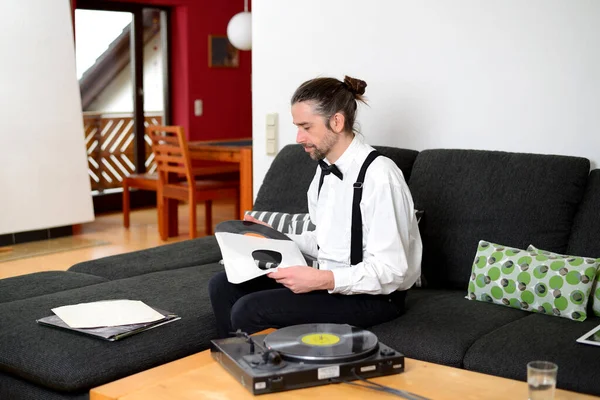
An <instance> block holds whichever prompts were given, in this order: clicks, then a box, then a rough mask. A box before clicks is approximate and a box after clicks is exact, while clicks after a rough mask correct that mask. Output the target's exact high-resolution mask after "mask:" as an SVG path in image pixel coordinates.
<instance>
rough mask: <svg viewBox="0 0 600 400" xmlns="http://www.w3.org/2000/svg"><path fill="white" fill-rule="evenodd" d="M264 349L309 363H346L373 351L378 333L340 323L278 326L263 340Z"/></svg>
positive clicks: (374, 350)
mask: <svg viewBox="0 0 600 400" xmlns="http://www.w3.org/2000/svg"><path fill="white" fill-rule="evenodd" d="M264 344H265V346H266V347H267V348H269V349H271V350H275V351H277V352H279V353H280V354H281V356H282V357H283V359H287V360H292V361H305V362H311V363H331V362H346V361H351V360H355V359H358V358H363V357H366V356H368V355H371V354H373V353H374V352H376V351H377V349H378V340H377V336H375V334H373V333H372V332H369V331H367V330H365V329H361V328H357V327H354V326H351V325H341V324H304V325H294V326H289V327H286V328H282V329H279V330H277V331H275V332H273V333H270V334H269V335H267V336H266V337H265V339H264Z"/></svg>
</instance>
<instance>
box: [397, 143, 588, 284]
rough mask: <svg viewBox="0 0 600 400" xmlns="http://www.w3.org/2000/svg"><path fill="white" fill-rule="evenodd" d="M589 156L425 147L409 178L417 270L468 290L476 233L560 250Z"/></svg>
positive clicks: (429, 279) (438, 281)
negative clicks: (415, 214)
mask: <svg viewBox="0 0 600 400" xmlns="http://www.w3.org/2000/svg"><path fill="white" fill-rule="evenodd" d="M589 167H590V163H589V160H587V159H584V158H578V157H567V156H550V155H540V154H523V153H506V152H498V151H483V150H481V151H480V150H426V151H423V152H421V153H419V156H418V157H417V159H416V161H415V164H414V166H413V171H412V175H411V178H410V181H409V187H410V189H411V192H412V195H413V198H414V201H415V208H417V209H419V210H424V211H425V214H424V215H423V218H422V220H421V223H420V225H419V229H420V232H421V238H422V240H423V261H422V270H423V273H424V275H425V278H426V280H427V284H428V286H430V287H447V288H456V289H459V288H460V289H463V290H464V289H466V288H467V282H468V280H469V273H470V271H471V265H472V261H473V249H475V248H477V243H478V242H479V240H480V239H481V238H486V239H487V240H491V241H493V242H494V243H502V244H505V245H507V246H511V247H516V248H526V247H527V246H528V245H529V244H530V243H533V242H535V243H536V245H537V246H539V247H540V248H543V249H546V250H549V251H554V252H557V253H563V252H564V251H565V250H566V248H567V242H568V238H569V234H570V231H571V224H572V222H573V217H574V215H575V212H576V210H577V205H578V203H579V202H580V200H581V198H582V196H583V193H584V189H585V186H586V182H587V176H588V173H589Z"/></svg>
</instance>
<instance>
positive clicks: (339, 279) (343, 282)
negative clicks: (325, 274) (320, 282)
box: [329, 268, 352, 294]
mask: <svg viewBox="0 0 600 400" xmlns="http://www.w3.org/2000/svg"><path fill="white" fill-rule="evenodd" d="M331 272H333V290H329V293H339V294H344V293H348V292H350V289H351V287H352V268H336V269H332V270H331Z"/></svg>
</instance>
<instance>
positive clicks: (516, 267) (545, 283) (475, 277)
mask: <svg viewBox="0 0 600 400" xmlns="http://www.w3.org/2000/svg"><path fill="white" fill-rule="evenodd" d="M597 269H598V260H596V259H595V258H584V257H578V256H562V255H558V254H555V253H550V252H546V251H540V250H538V249H536V248H535V247H534V246H529V247H528V249H527V250H523V249H515V248H512V247H506V246H503V245H499V244H496V243H490V242H486V241H484V240H482V241H480V242H479V246H478V248H477V254H476V255H475V260H474V262H473V270H472V271H471V279H470V280H469V289H468V293H467V298H468V299H470V300H478V301H486V302H490V303H494V304H499V305H503V306H508V307H513V308H518V309H521V310H525V311H531V312H540V313H544V314H548V315H556V316H559V317H563V318H569V319H573V320H577V321H583V320H585V319H586V318H587V304H588V299H589V295H590V291H591V289H592V284H593V282H594V279H595V277H596V270H597Z"/></svg>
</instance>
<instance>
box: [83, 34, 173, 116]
mask: <svg viewBox="0 0 600 400" xmlns="http://www.w3.org/2000/svg"><path fill="white" fill-rule="evenodd" d="M162 78H163V70H162V55H161V46H160V35H156V36H155V37H154V38H153V39H152V40H150V41H149V42H148V43H146V45H145V46H144V110H145V111H146V112H153V111H163V109H164V101H163V79H162ZM86 111H98V112H126V111H129V112H133V85H132V83H131V64H128V65H127V67H125V68H124V69H123V70H122V71H121V72H119V74H118V75H117V76H116V77H115V79H113V80H112V82H110V84H108V85H107V86H106V88H105V89H104V90H103V91H102V93H100V95H99V96H98V97H97V98H96V99H95V100H94V101H93V102H92V104H90V106H89V107H88V109H87V110H86Z"/></svg>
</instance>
